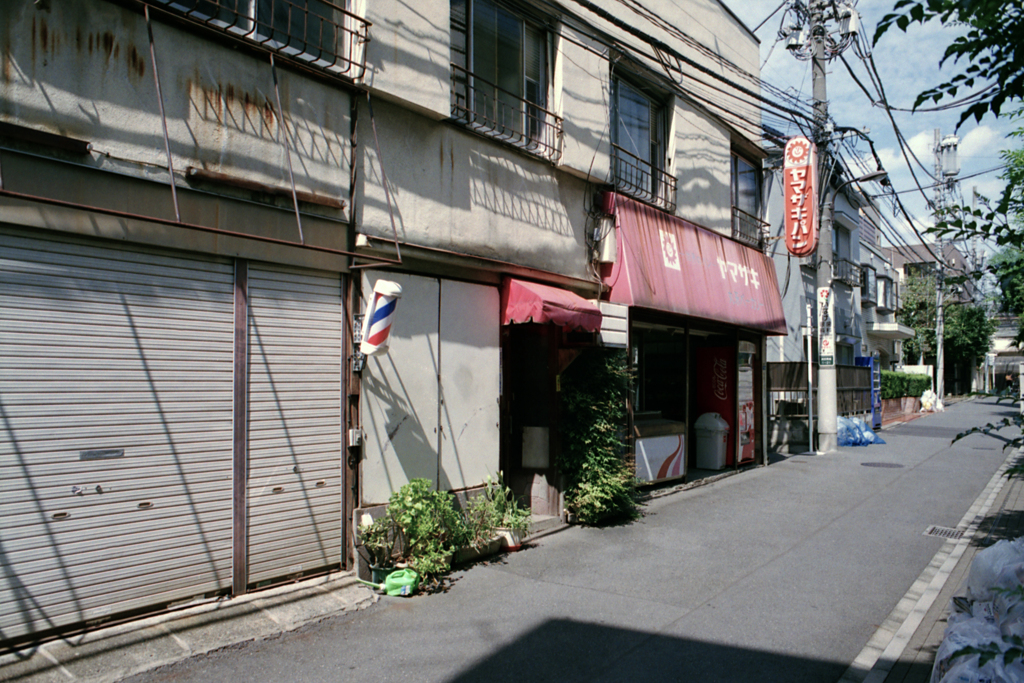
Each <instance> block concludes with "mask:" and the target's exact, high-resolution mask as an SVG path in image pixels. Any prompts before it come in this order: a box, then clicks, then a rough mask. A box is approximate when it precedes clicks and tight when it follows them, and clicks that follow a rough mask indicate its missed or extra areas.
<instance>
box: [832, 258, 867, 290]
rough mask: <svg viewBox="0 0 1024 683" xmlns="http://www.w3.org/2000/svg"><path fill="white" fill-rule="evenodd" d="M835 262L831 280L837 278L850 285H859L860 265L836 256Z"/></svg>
mask: <svg viewBox="0 0 1024 683" xmlns="http://www.w3.org/2000/svg"><path fill="white" fill-rule="evenodd" d="M835 264H836V265H835V272H834V273H832V279H833V280H839V281H840V282H844V283H846V284H848V285H850V286H851V287H859V286H860V266H858V265H857V264H856V263H854V262H853V261H850V260H849V259H844V258H837V259H836V260H835Z"/></svg>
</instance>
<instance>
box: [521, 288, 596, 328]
mask: <svg viewBox="0 0 1024 683" xmlns="http://www.w3.org/2000/svg"><path fill="white" fill-rule="evenodd" d="M531 322H532V323H554V324H555V325H560V326H561V327H564V328H565V329H567V330H584V331H586V332H596V331H598V330H599V329H601V309H599V308H598V307H597V305H595V304H593V303H591V302H589V301H587V300H586V299H584V298H583V297H581V296H577V295H576V294H573V293H572V292H567V291H566V290H564V289H558V288H557V287H549V286H547V285H539V284H537V283H535V282H526V281H525V280H516V279H513V278H508V279H506V280H505V282H504V284H503V285H502V288H501V323H502V324H503V325H508V324H510V323H531Z"/></svg>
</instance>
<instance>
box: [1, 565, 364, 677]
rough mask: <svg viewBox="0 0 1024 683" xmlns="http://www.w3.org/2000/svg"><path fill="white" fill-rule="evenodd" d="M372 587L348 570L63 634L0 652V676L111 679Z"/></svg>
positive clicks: (265, 630)
mask: <svg viewBox="0 0 1024 683" xmlns="http://www.w3.org/2000/svg"><path fill="white" fill-rule="evenodd" d="M376 601H377V596H376V594H374V593H373V591H371V590H370V589H369V588H367V587H365V586H363V585H362V584H361V583H359V582H358V581H356V579H355V578H354V576H353V575H352V573H351V572H341V573H336V574H333V575H329V576H323V577H318V578H314V579H309V580H307V581H303V582H301V583H294V584H289V585H285V586H280V587H277V588H271V589H268V590H265V591H260V592H258V593H250V594H249V595H244V596H241V597H238V598H234V599H231V600H227V599H222V600H217V601H214V602H209V603H206V604H200V605H196V606H193V607H187V608H184V609H180V610H176V611H173V612H169V613H166V614H161V615H157V616H153V617H148V618H145V619H138V620H135V621H130V622H127V623H124V624H120V625H117V626H110V627H107V628H103V629H99V630H96V631H92V632H87V633H84V634H81V635H73V636H66V637H64V638H62V639H59V640H54V641H51V642H48V643H45V644H43V645H39V646H36V647H33V648H30V649H26V650H21V651H19V652H16V653H10V652H5V653H3V654H2V655H0V680H2V681H28V682H31V683H68V681H88V682H89V683H113V682H115V681H120V680H123V679H125V678H127V677H129V676H132V675H135V674H139V673H142V672H145V671H149V670H151V669H155V668H157V667H159V666H164V665H166V664H173V663H174V662H179V661H181V660H183V659H186V658H189V657H193V656H196V655H199V654H203V653H207V652H213V651H214V650H220V649H222V648H226V647H229V646H231V645H235V644H237V643H242V642H246V641H250V640H261V639H265V638H271V637H273V636H276V635H278V634H280V633H284V632H287V631H294V630H296V629H299V628H302V627H303V626H306V625H308V624H312V623H316V622H318V621H321V620H323V619H327V618H329V617H336V616H339V615H342V614H345V613H347V612H354V611H356V610H360V609H362V608H364V607H367V606H368V605H371V604H373V603H374V602H376Z"/></svg>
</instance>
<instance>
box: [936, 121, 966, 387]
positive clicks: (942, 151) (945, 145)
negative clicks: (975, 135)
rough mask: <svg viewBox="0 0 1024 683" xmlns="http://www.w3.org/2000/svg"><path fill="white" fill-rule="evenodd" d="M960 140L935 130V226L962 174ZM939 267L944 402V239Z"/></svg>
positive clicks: (939, 366)
mask: <svg viewBox="0 0 1024 683" xmlns="http://www.w3.org/2000/svg"><path fill="white" fill-rule="evenodd" d="M959 144H960V138H958V137H957V136H955V135H947V136H946V137H945V138H943V137H942V132H941V131H940V130H939V129H938V128H936V129H935V207H934V209H935V223H936V224H938V222H939V221H940V220H942V218H943V215H944V213H945V210H946V195H947V193H952V190H953V185H954V184H955V183H956V176H957V174H959V173H960V165H959V162H958V161H957V156H956V148H957V145H959ZM938 247H939V253H938V264H937V272H936V274H935V393H936V394H937V395H938V397H939V398H940V399H941V398H942V397H943V395H944V390H945V387H944V384H945V377H946V374H945V373H946V367H945V358H944V356H945V354H944V349H943V347H944V344H943V339H944V337H945V324H946V323H945V319H944V314H943V309H942V304H943V298H944V296H943V294H944V291H943V290H944V289H945V272H944V268H945V263H946V254H945V253H943V243H942V237H939V240H938Z"/></svg>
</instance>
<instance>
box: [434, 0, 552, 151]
mask: <svg viewBox="0 0 1024 683" xmlns="http://www.w3.org/2000/svg"><path fill="white" fill-rule="evenodd" d="M451 34H452V43H451V67H452V103H451V113H452V118H453V119H454V120H455V121H457V122H459V123H462V124H464V125H465V126H467V127H468V128H470V129H471V130H473V131H474V132H476V133H480V134H481V135H486V136H488V137H493V138H496V139H498V140H500V141H502V142H505V143H508V144H510V145H513V146H515V147H518V148H520V149H523V150H525V151H527V152H530V153H531V154H535V155H537V156H539V157H542V158H544V159H548V160H550V161H557V160H558V158H559V156H560V153H561V133H562V119H561V118H560V117H558V116H555V114H554V113H553V112H551V111H550V110H548V109H547V106H548V83H549V81H550V78H549V67H548V62H549V60H548V50H549V47H548V33H547V31H546V30H544V29H543V28H542V27H541V25H540V24H539V23H535V22H531V21H529V20H528V19H527V18H526V17H524V16H521V15H519V14H517V13H515V12H513V11H511V10H509V9H507V8H506V7H505V6H504V5H499V4H497V3H496V2H494V0H452V2H451Z"/></svg>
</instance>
